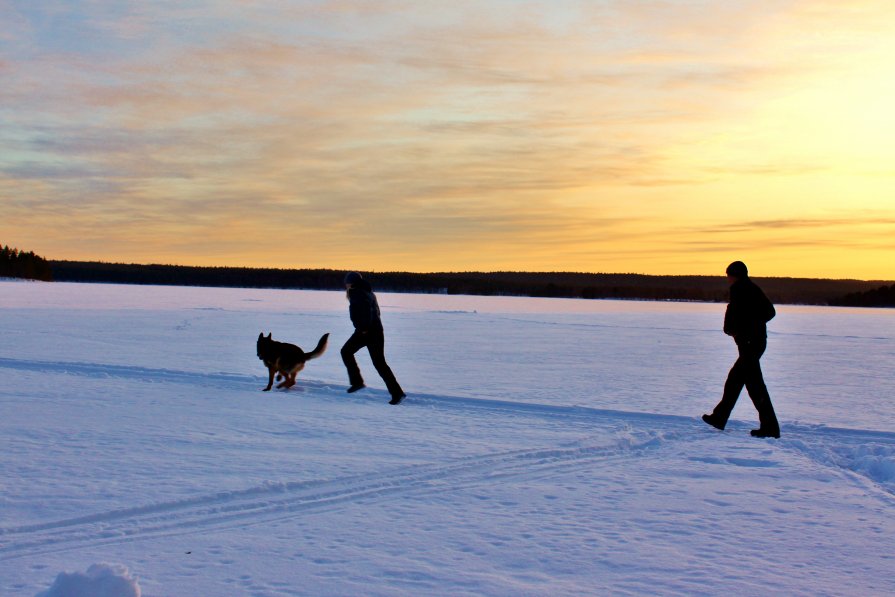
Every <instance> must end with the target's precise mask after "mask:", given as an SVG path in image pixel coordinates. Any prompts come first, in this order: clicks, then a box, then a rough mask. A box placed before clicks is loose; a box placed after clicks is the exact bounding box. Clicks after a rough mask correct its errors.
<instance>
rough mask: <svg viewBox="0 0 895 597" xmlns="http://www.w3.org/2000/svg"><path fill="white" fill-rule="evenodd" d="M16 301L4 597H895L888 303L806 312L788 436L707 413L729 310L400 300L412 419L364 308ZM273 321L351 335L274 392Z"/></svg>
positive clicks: (789, 312)
mask: <svg viewBox="0 0 895 597" xmlns="http://www.w3.org/2000/svg"><path fill="white" fill-rule="evenodd" d="M0 296H2V297H3V298H2V301H0V334H2V336H0V337H2V338H3V342H2V345H0V409H2V413H3V416H2V418H0V442H2V443H0V483H2V485H0V594H2V595H12V596H17V595H28V596H29V597H33V596H35V595H37V594H38V593H41V592H44V591H47V592H48V595H47V597H55V595H54V594H53V592H52V591H53V588H52V587H51V586H52V585H53V583H54V579H57V575H59V574H60V573H66V574H67V575H69V576H65V577H64V578H63V581H67V582H72V581H71V579H72V578H74V577H73V576H71V575H73V574H74V573H76V572H80V573H81V574H83V572H84V571H87V570H88V569H90V567H91V566H93V565H98V566H97V567H96V568H93V571H94V576H96V577H101V576H105V577H112V578H115V579H119V580H122V581H125V582H124V583H123V584H121V587H130V588H131V589H133V588H134V587H136V590H139V591H141V592H142V595H143V596H149V597H163V596H177V597H180V596H184V597H186V596H194V595H210V596H214V595H222V596H223V595H253V596H280V595H347V594H357V595H361V594H363V595H421V594H427V595H582V594H593V595H605V594H614V595H625V594H630V595H642V594H668V595H672V594H681V595H683V594H687V595H716V594H729V593H734V594H752V593H759V592H775V593H780V594H792V595H809V594H810V595H884V594H892V593H893V592H895V580H893V575H892V573H891V570H892V569H893V561H892V555H891V554H893V553H895V549H893V548H895V539H893V537H895V534H893V531H895V523H893V522H892V520H893V517H892V514H893V510H895V496H893V494H895V473H893V463H895V456H893V453H895V433H892V432H890V431H889V430H888V429H889V428H890V422H891V420H892V415H893V411H895V406H893V404H892V403H891V401H887V400H880V396H892V395H893V390H895V381H893V380H895V375H893V373H895V371H893V368H895V365H893V363H895V359H893V358H892V357H893V356H895V354H893V348H892V347H893V342H892V340H893V338H895V332H893V326H892V325H891V324H892V314H891V312H886V311H874V310H871V311H856V310H845V309H815V308H798V307H785V306H784V307H781V309H780V315H779V316H778V319H776V320H775V321H774V322H772V324H771V332H772V333H771V338H770V343H769V350H768V353H767V356H766V357H765V359H764V368H765V374H766V378H767V380H768V385H769V389H770V391H771V395H772V397H773V398H774V400H775V406H776V407H777V411H778V415H779V417H780V419H781V424H782V428H783V434H784V435H783V437H782V438H781V439H780V440H777V441H774V440H755V439H753V438H750V437H749V436H748V430H749V429H750V428H751V427H752V426H754V423H755V415H754V412H753V410H752V406H751V404H750V402H749V400H748V398H747V397H746V396H745V395H744V396H743V397H742V399H741V401H740V403H739V404H738V406H737V409H736V410H735V411H734V415H733V419H732V421H731V425H730V426H729V427H728V430H727V431H725V432H723V433H720V432H717V431H715V430H713V429H711V428H709V427H707V426H705V425H704V424H703V423H702V422H701V421H699V420H698V416H699V414H701V413H702V412H706V411H707V410H710V409H711V407H712V406H713V405H714V402H715V401H716V400H717V398H718V396H719V393H720V386H721V384H722V383H723V379H724V376H725V375H726V372H727V368H729V366H730V364H731V363H732V362H733V359H734V358H735V351H734V349H733V347H732V343H730V342H729V340H728V339H727V338H726V337H724V336H723V334H721V333H720V331H719V330H718V328H719V326H720V314H721V313H722V312H723V305H694V304H677V303H672V304H668V303H625V302H614V301H551V300H543V299H510V298H494V299H489V298H483V297H441V296H438V297H426V296H414V295H389V294H383V295H380V302H381V303H382V305H383V310H384V318H385V324H386V338H387V344H386V354H387V356H388V358H389V361H390V364H391V365H392V368H393V369H394V370H395V372H396V374H397V375H398V378H399V380H400V381H401V383H402V385H404V387H405V389H406V390H407V391H408V394H409V398H408V399H407V401H406V402H405V403H404V404H402V405H401V406H399V407H391V406H388V405H387V404H386V403H387V400H388V396H387V394H386V392H385V391H384V389H383V386H382V383H381V380H379V379H378V378H377V377H376V374H375V371H373V369H372V366H371V365H370V363H369V360H368V359H367V358H366V356H365V355H363V353H359V357H360V358H359V361H360V364H361V369H362V370H363V371H364V373H365V375H366V377H367V382H368V385H370V386H371V387H370V389H368V390H365V391H364V392H361V393H358V394H354V395H347V394H345V393H344V389H345V379H344V377H345V375H344V370H343V367H342V364H341V360H340V359H339V355H338V349H339V348H340V346H341V343H342V342H343V341H344V339H346V338H347V337H348V335H349V334H350V329H349V325H350V324H349V323H348V322H347V313H346V311H347V304H346V302H345V300H344V296H343V295H341V294H339V293H319V292H296V291H292V292H290V291H273V290H270V291H268V290H226V289H186V288H154V287H124V286H106V285H77V284H11V283H10V284H6V283H0ZM261 331H264V332H273V336H274V338H275V339H280V340H284V341H290V342H294V343H297V344H299V345H301V346H302V347H304V348H308V349H309V348H311V347H312V346H313V344H314V343H315V342H316V340H317V338H319V336H320V334H322V333H324V332H331V333H332V336H331V340H330V347H329V350H328V352H327V354H326V355H324V357H323V358H321V359H319V360H317V361H313V362H311V363H309V365H308V367H307V368H306V369H305V371H303V372H302V373H301V374H300V375H299V383H298V384H297V385H296V387H295V388H293V389H291V390H289V391H287V392H284V391H272V392H269V393H263V392H261V391H260V390H261V388H262V387H263V386H264V385H265V382H266V372H265V371H264V369H263V366H262V365H261V363H260V361H258V360H257V358H256V357H255V354H254V340H255V338H257V335H258V333H259V332H261ZM57 583H58V579H57ZM56 588H58V587H56ZM122 590H123V589H122ZM77 597H81V596H80V595H78V596H77ZM110 597H114V596H110Z"/></svg>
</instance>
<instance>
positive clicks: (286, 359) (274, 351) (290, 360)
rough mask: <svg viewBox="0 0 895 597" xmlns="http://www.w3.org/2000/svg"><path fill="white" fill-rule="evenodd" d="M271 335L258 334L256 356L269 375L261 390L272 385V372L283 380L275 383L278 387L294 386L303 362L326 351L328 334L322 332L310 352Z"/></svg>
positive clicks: (278, 378)
mask: <svg viewBox="0 0 895 597" xmlns="http://www.w3.org/2000/svg"><path fill="white" fill-rule="evenodd" d="M272 335H273V333H270V334H267V336H265V335H264V332H261V333H260V334H258V358H259V359H261V360H262V361H263V362H264V366H265V367H267V373H268V374H269V376H270V377H269V379H268V380H267V387H266V388H264V390H263V391H265V392H267V391H268V390H270V388H271V386H273V377H274V374H276V376H277V381H279V380H280V379H282V380H283V381H282V383H280V384H277V387H278V388H291V387H292V386H294V385H295V376H296V375H298V372H299V371H301V370H302V369H304V368H305V363H307V362H308V361H310V360H311V359H316V358H317V357H319V356H320V355H322V354H323V353H324V352H326V344H327V342H328V341H329V334H328V333H327V334H323V336H321V337H320V341H319V342H317V347H316V348H315V349H314V350H312V351H311V352H305V351H303V350H302V349H301V348H299V347H298V346H296V345H295V344H289V343H288V342H277V341H276V340H274V339H273V338H271V336H272Z"/></svg>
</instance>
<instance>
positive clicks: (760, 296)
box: [724, 278, 777, 344]
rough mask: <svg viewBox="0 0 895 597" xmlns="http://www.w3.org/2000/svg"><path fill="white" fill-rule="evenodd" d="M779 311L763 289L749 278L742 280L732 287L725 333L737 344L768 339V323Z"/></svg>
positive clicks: (725, 321)
mask: <svg viewBox="0 0 895 597" xmlns="http://www.w3.org/2000/svg"><path fill="white" fill-rule="evenodd" d="M776 314H777V311H776V310H775V309H774V305H773V304H771V301H770V300H768V297H766V296H765V294H764V292H762V290H761V288H759V287H758V286H757V285H756V284H755V282H753V281H752V280H750V279H749V278H740V279H739V280H737V281H736V282H734V283H733V284H732V285H731V286H730V304H728V305H727V312H726V313H725V314H724V333H725V334H727V335H728V336H733V338H734V340H736V342H737V344H739V343H740V342H742V341H748V340H751V339H757V338H767V336H768V329H767V323H768V322H769V321H770V320H771V319H773V318H774V316H775V315H776Z"/></svg>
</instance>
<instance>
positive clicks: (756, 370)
mask: <svg viewBox="0 0 895 597" xmlns="http://www.w3.org/2000/svg"><path fill="white" fill-rule="evenodd" d="M765 348H767V341H766V340H761V341H758V340H756V341H753V342H750V343H749V344H748V345H747V347H746V349H747V351H748V353H749V360H748V361H747V367H746V369H745V383H746V391H747V392H749V398H751V399H752V404H753V405H755V410H757V411H758V421H759V426H760V430H761V431H763V432H766V433H767V434H770V435H780V424H779V423H778V422H777V414H776V413H775V412H774V405H773V404H772V403H771V395H770V394H769V393H768V387H767V385H765V382H764V376H763V375H762V373H761V355H763V354H764V351H765Z"/></svg>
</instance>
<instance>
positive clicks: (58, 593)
mask: <svg viewBox="0 0 895 597" xmlns="http://www.w3.org/2000/svg"><path fill="white" fill-rule="evenodd" d="M36 597H140V585H138V584H137V581H136V579H134V578H131V575H130V572H129V571H128V569H127V568H126V567H125V566H122V565H121V564H93V565H92V566H90V568H88V569H87V573H86V574H83V573H81V572H72V573H69V572H61V573H60V574H59V576H57V577H56V582H54V583H53V586H52V587H50V588H49V589H47V590H46V591H43V592H41V593H38V594H37V596H36Z"/></svg>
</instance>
